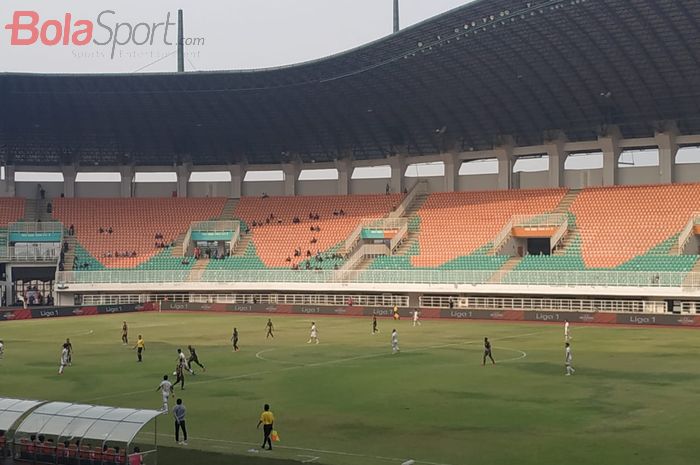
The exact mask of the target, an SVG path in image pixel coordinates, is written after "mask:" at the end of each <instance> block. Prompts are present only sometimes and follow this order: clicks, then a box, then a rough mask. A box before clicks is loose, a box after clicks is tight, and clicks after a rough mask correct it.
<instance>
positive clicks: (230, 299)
mask: <svg viewBox="0 0 700 465" xmlns="http://www.w3.org/2000/svg"><path fill="white" fill-rule="evenodd" d="M82 301H83V305H119V304H142V303H146V302H163V301H168V302H192V303H203V304H204V303H209V304H255V303H258V304H278V305H320V306H336V305H342V306H345V305H348V304H349V303H351V302H352V304H353V305H357V306H363V307H389V306H392V307H393V306H394V305H396V306H398V307H408V296H405V295H393V294H263V293H245V294H88V295H83V296H82Z"/></svg>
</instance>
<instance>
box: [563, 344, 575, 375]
mask: <svg viewBox="0 0 700 465" xmlns="http://www.w3.org/2000/svg"><path fill="white" fill-rule="evenodd" d="M564 346H565V347H566V355H565V359H564V364H565V365H566V376H571V375H573V374H574V373H576V370H574V367H573V362H574V356H573V355H572V353H571V344H569V343H568V342H567V343H566V344H565V345H564Z"/></svg>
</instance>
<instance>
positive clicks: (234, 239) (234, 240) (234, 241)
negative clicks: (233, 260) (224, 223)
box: [229, 221, 241, 255]
mask: <svg viewBox="0 0 700 465" xmlns="http://www.w3.org/2000/svg"><path fill="white" fill-rule="evenodd" d="M234 223H235V224H234V225H233V228H234V229H233V236H231V243H230V244H229V254H230V255H233V251H234V250H236V246H237V245H238V242H239V241H240V240H241V222H240V221H235V222H234Z"/></svg>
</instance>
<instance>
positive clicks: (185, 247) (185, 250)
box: [182, 220, 241, 256]
mask: <svg viewBox="0 0 700 465" xmlns="http://www.w3.org/2000/svg"><path fill="white" fill-rule="evenodd" d="M193 231H202V232H228V231H231V232H232V235H231V241H230V242H229V250H230V251H231V252H233V250H234V249H235V247H236V245H237V244H238V241H239V240H240V239H241V222H240V221H235V220H213V221H197V222H194V223H192V224H191V225H190V227H189V229H188V230H187V234H185V238H184V239H183V241H182V254H183V256H188V255H191V253H190V249H192V247H191V244H190V243H191V242H192V232H193Z"/></svg>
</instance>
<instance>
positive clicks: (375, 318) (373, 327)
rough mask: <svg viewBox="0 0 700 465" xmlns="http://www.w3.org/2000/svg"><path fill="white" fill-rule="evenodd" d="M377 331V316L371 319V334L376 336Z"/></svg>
mask: <svg viewBox="0 0 700 465" xmlns="http://www.w3.org/2000/svg"><path fill="white" fill-rule="evenodd" d="M378 332H379V329H378V328H377V315H374V316H373V317H372V334H377V333H378Z"/></svg>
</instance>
